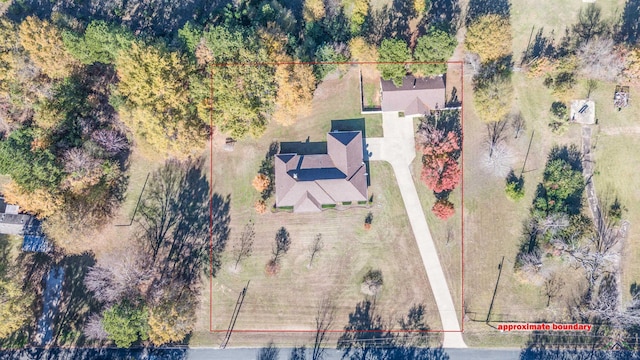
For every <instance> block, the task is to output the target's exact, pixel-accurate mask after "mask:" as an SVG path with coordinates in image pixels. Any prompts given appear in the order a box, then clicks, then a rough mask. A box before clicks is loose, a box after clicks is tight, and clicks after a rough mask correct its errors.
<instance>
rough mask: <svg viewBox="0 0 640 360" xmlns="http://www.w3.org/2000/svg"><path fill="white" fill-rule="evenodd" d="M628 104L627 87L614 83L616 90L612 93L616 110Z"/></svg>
mask: <svg viewBox="0 0 640 360" xmlns="http://www.w3.org/2000/svg"><path fill="white" fill-rule="evenodd" d="M628 105H629V87H628V86H620V85H616V91H615V93H614V95H613V106H614V107H617V108H618V111H619V110H620V109H622V108H623V107H627V106H628Z"/></svg>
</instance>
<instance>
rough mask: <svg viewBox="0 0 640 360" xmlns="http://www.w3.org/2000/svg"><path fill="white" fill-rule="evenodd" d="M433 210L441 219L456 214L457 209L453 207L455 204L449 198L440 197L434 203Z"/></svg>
mask: <svg viewBox="0 0 640 360" xmlns="http://www.w3.org/2000/svg"><path fill="white" fill-rule="evenodd" d="M431 212H433V213H434V214H435V215H436V216H437V217H438V218H439V219H441V220H447V219H448V218H450V217H451V216H453V214H455V210H454V208H453V204H452V203H451V202H450V201H449V200H447V199H439V200H438V201H436V203H435V204H433V207H432V208H431Z"/></svg>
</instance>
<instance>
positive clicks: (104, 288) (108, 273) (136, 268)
mask: <svg viewBox="0 0 640 360" xmlns="http://www.w3.org/2000/svg"><path fill="white" fill-rule="evenodd" d="M140 254H141V253H140V251H139V250H136V249H131V248H120V249H118V250H115V251H112V252H110V253H107V254H105V255H104V256H103V257H102V258H101V259H100V261H99V264H98V265H96V266H94V267H92V268H90V269H89V272H88V273H87V275H86V276H85V278H84V284H85V286H86V288H87V289H88V290H89V291H91V292H93V294H94V296H95V298H96V299H97V300H98V301H100V302H103V303H105V304H113V303H115V302H117V301H118V300H120V299H122V298H123V297H129V296H133V294H136V293H137V292H138V291H139V290H140V289H139V286H140V285H141V284H142V283H144V282H145V281H146V280H148V279H149V278H150V275H151V274H150V270H149V269H148V268H147V265H148V264H146V263H145V259H144V258H143V257H142V256H141V255H140Z"/></svg>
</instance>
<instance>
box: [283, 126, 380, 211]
mask: <svg viewBox="0 0 640 360" xmlns="http://www.w3.org/2000/svg"><path fill="white" fill-rule="evenodd" d="M363 160H364V146H363V140H362V132H360V131H337V130H334V131H331V132H330V133H328V134H327V153H326V154H311V155H299V154H296V153H289V154H278V155H276V157H275V176H276V207H279V208H293V211H294V212H314V211H321V210H322V208H323V207H329V206H334V205H337V204H343V203H352V202H363V201H366V200H367V183H368V182H367V176H368V174H367V171H366V166H365V163H364V161H363Z"/></svg>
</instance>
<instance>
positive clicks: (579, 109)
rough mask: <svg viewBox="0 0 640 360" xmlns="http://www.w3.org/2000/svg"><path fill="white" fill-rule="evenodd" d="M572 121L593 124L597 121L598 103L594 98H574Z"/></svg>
mask: <svg viewBox="0 0 640 360" xmlns="http://www.w3.org/2000/svg"><path fill="white" fill-rule="evenodd" d="M570 115H571V122H577V123H578V124H585V125H591V124H595V123H596V103H595V102H593V100H573V101H572V102H571V114H570Z"/></svg>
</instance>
